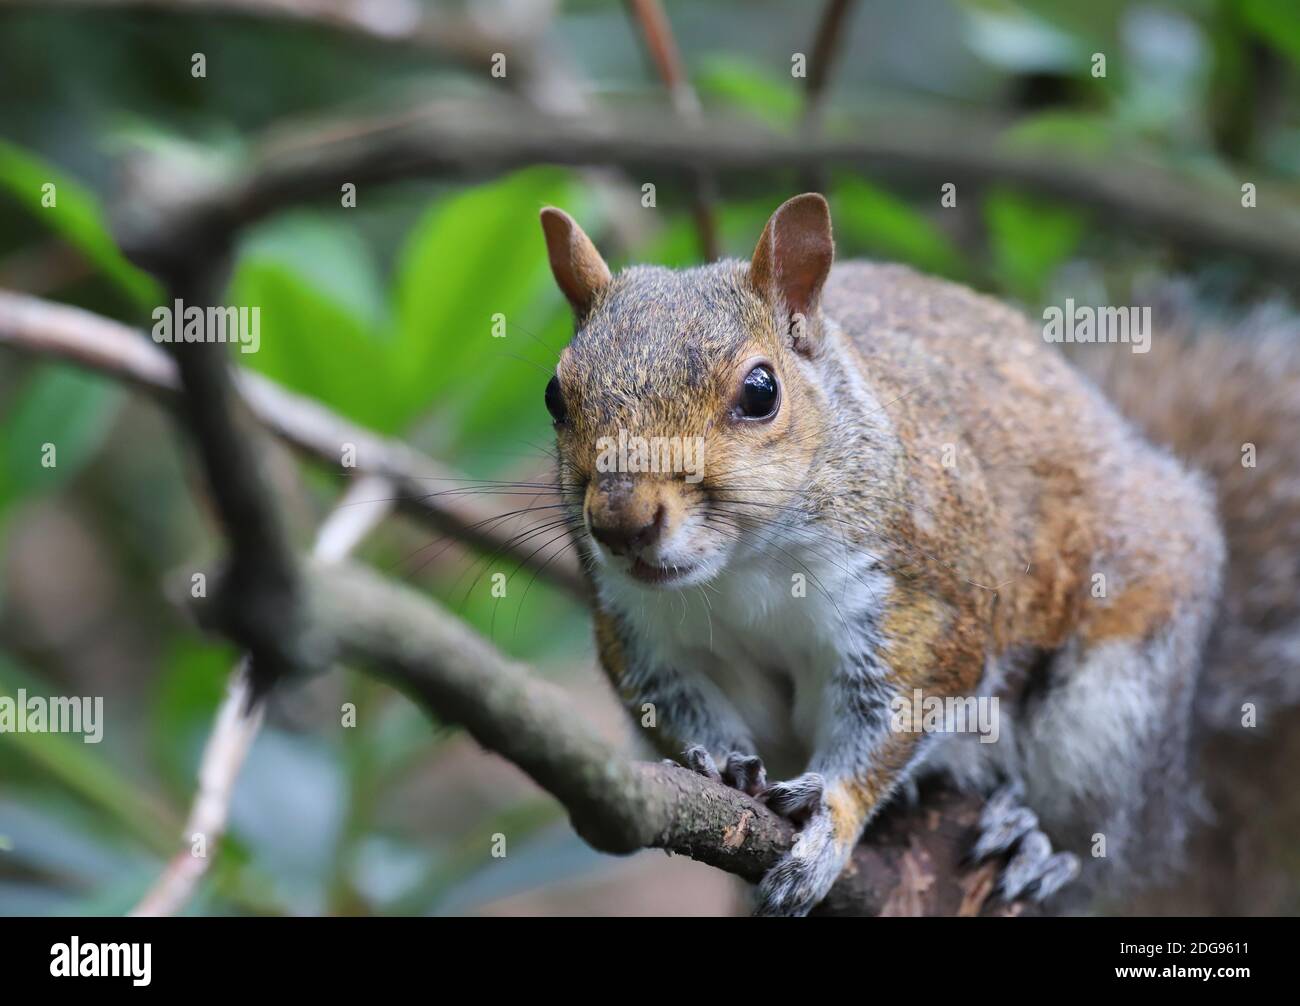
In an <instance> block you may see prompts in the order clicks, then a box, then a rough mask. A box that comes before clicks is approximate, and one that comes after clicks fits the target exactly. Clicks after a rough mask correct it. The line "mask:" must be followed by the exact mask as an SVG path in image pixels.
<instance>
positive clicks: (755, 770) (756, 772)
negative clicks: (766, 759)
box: [682, 744, 767, 796]
mask: <svg viewBox="0 0 1300 1006" xmlns="http://www.w3.org/2000/svg"><path fill="white" fill-rule="evenodd" d="M682 758H683V760H684V761H685V762H686V767H687V768H689V769H690V770H691V771H692V772H697V773H699V774H700V775H703V776H708V777H709V778H710V779H712V780H713V781H714V782H720V783H724V784H725V785H727V786H730V787H731V788H732V789H738V790H740V791H741V792H742V793H747V794H748V795H749V796H759V795H761V794H762V793H764V792H765V791H766V790H767V769H765V768H764V767H763V759H762V758H760V757H758V755H751V754H745V753H744V752H742V751H732V752H731V753H730V754H728V755H727V757H726V759H725V760H724V762H723V765H722V768H721V769H719V768H718V763H717V762H716V761H715V760H714V758H713V755H711V754H709V750H708V748H706V747H704V746H703V745H701V744H692V745H691V746H690V747H688V748H687V749H686V750H685V751H684V752H683V753H682Z"/></svg>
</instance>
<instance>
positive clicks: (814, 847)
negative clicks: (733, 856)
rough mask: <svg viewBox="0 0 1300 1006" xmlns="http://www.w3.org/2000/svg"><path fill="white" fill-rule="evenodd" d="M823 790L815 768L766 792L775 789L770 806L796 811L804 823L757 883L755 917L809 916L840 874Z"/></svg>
mask: <svg viewBox="0 0 1300 1006" xmlns="http://www.w3.org/2000/svg"><path fill="white" fill-rule="evenodd" d="M824 790H825V784H824V782H823V780H822V777H821V776H820V775H817V773H815V772H807V773H805V774H804V775H801V776H799V778H797V779H793V780H791V781H790V782H783V783H777V784H776V785H775V786H773V787H771V789H769V790H768V793H769V794H773V792H774V791H775V795H774V796H773V797H772V799H771V800H769V801H768V805H769V806H773V804H775V805H776V806H775V807H774V809H778V812H780V813H784V812H786V811H787V810H788V811H792V812H794V813H796V814H798V815H799V816H800V820H801V821H802V824H801V826H800V828H799V834H798V835H796V836H795V840H794V845H793V846H792V847H791V849H790V851H789V852H787V853H786V854H785V856H783V857H782V858H781V861H780V862H779V863H777V864H776V866H774V867H772V869H770V870H768V871H767V873H766V874H764V875H763V879H762V880H761V881H760V882H759V885H758V904H757V907H756V908H755V909H754V914H755V915H807V914H808V913H809V912H810V911H812V910H813V908H815V907H816V905H817V903H818V902H819V901H821V900H822V898H824V897H826V892H827V891H829V890H830V889H831V885H832V884H834V883H835V878H836V877H838V876H839V875H840V870H841V868H842V867H843V866H844V855H843V851H842V850H841V849H840V847H839V846H837V845H836V843H835V829H834V824H833V823H832V821H831V815H830V809H829V808H828V807H827V805H826V800H825V797H824Z"/></svg>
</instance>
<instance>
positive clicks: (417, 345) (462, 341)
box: [389, 168, 593, 415]
mask: <svg viewBox="0 0 1300 1006" xmlns="http://www.w3.org/2000/svg"><path fill="white" fill-rule="evenodd" d="M577 202H578V193H577V191H576V189H575V188H574V186H573V185H572V184H571V183H570V181H569V175H568V174H567V173H566V172H563V171H559V170H556V169H552V168H538V169H530V170H528V171H523V172H520V173H518V174H515V175H511V176H510V177H508V178H506V179H503V180H501V181H498V182H494V183H493V184H490V185H483V186H478V187H476V188H473V189H470V190H469V191H467V192H463V193H457V194H456V195H453V196H451V197H449V198H446V199H442V200H439V201H438V202H437V203H435V204H434V205H433V207H431V208H430V210H429V211H428V212H427V213H426V214H425V215H424V217H423V218H422V219H421V220H420V222H419V223H418V224H417V225H416V226H415V229H414V230H413V231H412V233H411V235H410V237H409V239H408V240H407V242H406V246H405V248H404V249H403V251H402V253H401V256H400V259H399V265H398V270H397V280H396V290H395V300H396V309H397V325H398V332H397V343H396V347H395V349H396V351H397V352H398V354H399V359H398V361H397V362H398V366H397V369H396V372H395V373H394V374H393V380H392V385H391V387H390V389H389V393H390V394H391V395H393V396H394V397H395V398H396V399H397V400H399V401H401V402H402V403H403V406H404V410H405V411H406V412H407V414H408V415H409V414H411V412H412V411H413V407H414V406H417V405H419V404H425V405H428V404H431V403H435V402H441V401H444V400H445V399H447V398H449V397H455V396H456V395H457V393H458V392H459V391H461V390H462V389H464V388H465V386H466V382H470V383H471V384H472V382H473V380H474V378H475V377H476V376H478V375H480V374H481V373H482V368H483V366H484V361H485V360H489V359H491V357H490V355H489V354H493V353H497V352H499V351H500V349H501V347H500V346H499V345H494V343H497V342H499V341H500V340H494V339H493V337H492V324H493V316H494V315H497V314H501V315H504V316H505V318H506V321H507V325H508V324H509V322H510V320H511V319H512V318H513V319H518V318H524V317H529V316H530V313H529V310H528V309H529V306H530V305H531V304H532V303H534V302H535V301H536V300H537V298H538V296H539V294H540V293H541V292H542V291H543V290H544V289H545V288H546V286H547V285H549V284H550V277H549V274H548V272H547V267H546V253H545V245H544V243H543V241H542V234H541V228H540V226H539V224H538V222H537V213H538V210H540V209H541V208H542V207H543V206H545V205H547V204H555V205H561V206H565V207H566V208H568V209H569V210H570V212H572V213H574V215H575V216H585V214H583V213H582V207H581V206H578V205H576V204H577ZM584 223H585V224H586V225H587V226H588V227H591V226H592V225H593V221H591V220H584Z"/></svg>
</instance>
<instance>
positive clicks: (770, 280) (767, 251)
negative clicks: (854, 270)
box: [749, 192, 835, 317]
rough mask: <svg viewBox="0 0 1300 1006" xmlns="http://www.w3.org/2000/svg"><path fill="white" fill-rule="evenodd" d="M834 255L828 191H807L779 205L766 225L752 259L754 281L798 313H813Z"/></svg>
mask: <svg viewBox="0 0 1300 1006" xmlns="http://www.w3.org/2000/svg"><path fill="white" fill-rule="evenodd" d="M834 259H835V243H834V242H833V241H832V240H831V208H830V206H828V205H827V204H826V198H825V197H824V196H822V195H820V194H818V193H816V192H805V193H804V194H803V195H801V196H795V197H794V198H793V199H788V200H786V201H785V202H784V203H782V204H781V205H780V206H778V207H777V210H776V212H775V213H773V214H772V217H771V219H769V220H768V222H767V226H766V227H764V228H763V236H762V237H760V238H759V239H758V247H757V248H755V249H754V257H753V259H752V260H751V261H750V264H749V277H750V282H751V283H753V285H754V289H755V290H756V291H758V293H759V294H761V295H762V296H763V297H765V298H767V299H768V300H769V301H771V302H772V303H773V304H784V305H785V307H786V308H787V309H788V310H789V311H790V313H791V314H792V315H793V314H802V315H805V316H809V317H811V316H812V315H813V314H814V313H815V312H816V310H817V302H818V299H819V297H820V296H821V292H822V284H823V283H825V282H826V277H827V275H828V274H829V273H830V271H831V262H832V261H834Z"/></svg>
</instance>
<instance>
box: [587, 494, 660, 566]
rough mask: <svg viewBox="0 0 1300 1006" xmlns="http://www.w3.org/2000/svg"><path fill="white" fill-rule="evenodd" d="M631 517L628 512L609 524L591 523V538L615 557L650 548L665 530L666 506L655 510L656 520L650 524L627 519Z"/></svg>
mask: <svg viewBox="0 0 1300 1006" xmlns="http://www.w3.org/2000/svg"><path fill="white" fill-rule="evenodd" d="M628 516H631V515H630V514H627V513H626V512H625V513H624V514H622V515H620V517H619V518H618V519H615V520H612V521H610V522H609V523H604V524H597V523H596V522H595V520H593V521H592V523H591V536H592V537H593V538H595V539H596V540H597V541H598V542H600V543H601V544H602V545H604V546H605V547H606V548H607V549H609V550H610V551H611V552H613V553H614V554H615V555H628V554H629V553H636V552H639V551H641V549H643V548H649V547H650V546H651V545H653V544H654V543H655V542H656V541H658V540H659V536H660V535H661V534H662V533H663V530H664V505H663V504H662V503H660V504H659V506H658V507H656V508H655V514H654V518H653V519H652V520H651V521H650V522H649V523H642V522H641V521H638V520H635V519H632V520H628V519H627V517H628Z"/></svg>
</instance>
